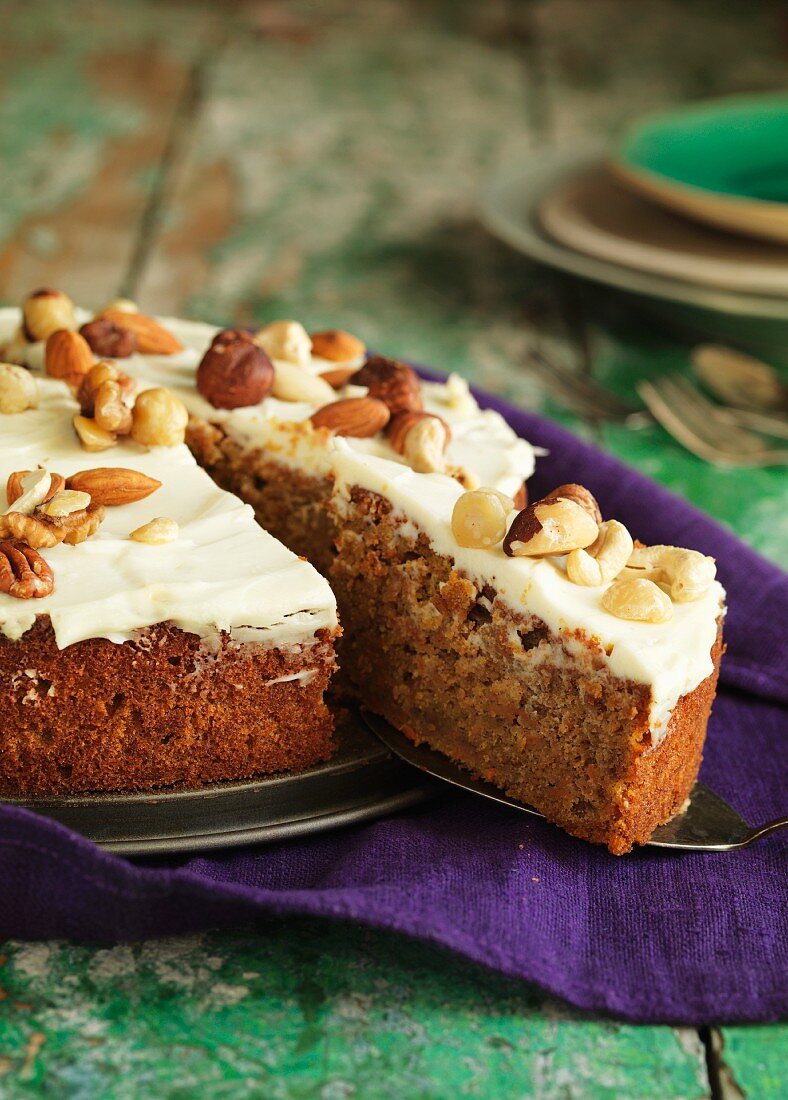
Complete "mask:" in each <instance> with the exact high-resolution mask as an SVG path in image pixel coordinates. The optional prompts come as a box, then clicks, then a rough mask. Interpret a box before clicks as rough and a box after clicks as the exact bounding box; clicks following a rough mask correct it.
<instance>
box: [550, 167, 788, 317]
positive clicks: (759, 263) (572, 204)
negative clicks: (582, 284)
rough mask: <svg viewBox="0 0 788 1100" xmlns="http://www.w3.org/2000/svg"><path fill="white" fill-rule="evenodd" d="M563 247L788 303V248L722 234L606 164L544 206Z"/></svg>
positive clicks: (588, 170)
mask: <svg viewBox="0 0 788 1100" xmlns="http://www.w3.org/2000/svg"><path fill="white" fill-rule="evenodd" d="M539 220H540V223H541V225H542V227H543V228H544V230H545V231H546V232H547V233H548V234H549V235H550V236H551V237H552V238H553V239H554V240H556V241H559V242H560V243H561V244H564V245H566V246H568V247H569V248H573V249H576V250H577V251H579V252H583V253H585V254H586V255H589V256H596V257H598V258H599V259H602V260H607V261H609V262H612V263H618V264H623V265H625V266H626V267H631V268H633V269H634V270H637V271H648V272H652V273H653V274H656V275H663V276H667V277H668V278H672V279H681V280H686V281H689V282H693V283H696V284H698V285H700V286H707V287H715V288H718V289H722V290H732V291H739V292H741V291H745V292H749V293H756V294H757V293H762V294H768V295H774V296H779V297H788V248H786V247H784V246H781V245H776V244H770V243H767V242H765V241H754V240H748V239H746V238H744V237H739V236H734V235H733V234H729V233H720V232H719V231H718V230H715V229H711V228H708V227H707V226H704V225H701V224H699V223H697V222H692V221H688V220H687V219H686V218H682V217H679V216H677V215H676V214H674V213H671V212H670V211H668V210H665V209H663V208H662V207H661V206H655V205H654V204H653V203H651V202H647V201H645V200H644V199H642V198H640V197H639V196H638V195H636V194H634V193H633V192H631V191H629V190H627V188H626V187H624V186H622V185H621V183H619V182H618V181H617V180H616V179H615V177H614V175H613V173H612V172H611V170H610V169H609V168H608V167H607V166H606V165H605V164H604V163H597V164H592V165H589V166H588V167H585V168H582V169H580V170H579V171H576V172H573V173H571V174H570V175H569V176H568V177H567V178H566V179H565V180H564V181H562V182H561V183H559V184H558V185H557V186H556V187H555V188H554V189H553V190H551V191H550V192H549V193H548V194H547V196H546V197H545V198H544V199H543V200H542V202H541V203H540V204H539Z"/></svg>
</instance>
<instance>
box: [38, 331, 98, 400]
mask: <svg viewBox="0 0 788 1100" xmlns="http://www.w3.org/2000/svg"><path fill="white" fill-rule="evenodd" d="M44 365H45V367H46V372H47V374H48V375H49V376H50V377H51V378H60V379H62V381H63V382H66V383H68V385H69V386H74V387H75V388H76V387H77V386H79V385H80V383H81V382H82V379H83V378H84V377H85V375H86V374H87V373H88V371H89V370H90V368H91V367H92V366H93V352H92V351H91V350H90V345H89V344H88V342H87V340H86V339H85V337H84V336H81V335H80V334H79V333H78V332H73V331H72V330H71V329H67V328H61V329H58V330H57V332H53V333H52V335H51V336H49V337H48V338H47V342H46V350H45V352H44Z"/></svg>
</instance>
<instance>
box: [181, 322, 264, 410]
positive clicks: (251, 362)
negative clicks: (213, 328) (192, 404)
mask: <svg viewBox="0 0 788 1100" xmlns="http://www.w3.org/2000/svg"><path fill="white" fill-rule="evenodd" d="M273 381H274V368H273V364H272V363H271V360H270V359H269V358H268V356H267V355H266V353H265V352H264V351H263V349H262V348H260V347H258V346H257V344H254V343H252V340H251V338H250V337H249V334H248V333H242V332H239V331H238V330H236V329H225V331H224V332H220V333H218V335H217V336H215V337H214V339H213V342H212V344H211V346H210V347H209V348H208V350H207V351H206V353H205V355H204V356H203V357H202V360H201V361H200V365H199V367H198V368H197V389H198V391H199V392H200V393H201V394H202V396H203V397H204V398H205V400H206V401H209V402H210V403H211V405H213V407H214V408H215V409H239V408H243V407H245V406H247V405H258V404H259V403H260V402H261V401H262V400H263V398H264V397H266V396H267V395H268V394H269V393H270V391H271V386H272V384H273Z"/></svg>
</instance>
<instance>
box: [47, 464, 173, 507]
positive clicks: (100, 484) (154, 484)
mask: <svg viewBox="0 0 788 1100" xmlns="http://www.w3.org/2000/svg"><path fill="white" fill-rule="evenodd" d="M53 476H54V475H53ZM66 485H67V487H68V488H69V489H75V490H77V491H78V492H82V493H89V494H90V497H91V499H92V500H93V502H94V503H95V504H103V505H105V506H106V507H108V508H116V507H118V506H120V505H122V504H134V503H136V501H138V500H144V499H145V497H149V496H150V495H151V493H153V492H155V491H156V490H157V489H159V488H160V487H161V482H160V481H157V480H156V478H155V477H148V476H147V475H146V474H141V473H139V472H138V471H137V470H128V469H126V468H125V467H123V466H97V467H96V468H95V469H93V470H80V472H79V473H76V474H72V475H71V477H70V478H69V479H68V480H67V482H66Z"/></svg>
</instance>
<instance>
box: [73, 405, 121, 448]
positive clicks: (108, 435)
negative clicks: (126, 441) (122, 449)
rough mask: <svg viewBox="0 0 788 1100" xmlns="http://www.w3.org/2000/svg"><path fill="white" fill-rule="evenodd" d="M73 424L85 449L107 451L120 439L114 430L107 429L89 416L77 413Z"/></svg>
mask: <svg viewBox="0 0 788 1100" xmlns="http://www.w3.org/2000/svg"><path fill="white" fill-rule="evenodd" d="M73 424H74V431H75V432H76V433H77V435H78V436H79V442H80V443H81V444H82V450H83V451H106V450H108V449H109V448H110V447H114V446H115V444H116V443H117V441H118V437H117V436H116V435H115V433H114V432H108V431H106V430H105V429H104V428H102V427H101V426H100V425H99V424H97V423H96V421H95V420H92V419H91V418H90V417H89V416H80V415H79V414H77V415H76V416H75V417H74V419H73Z"/></svg>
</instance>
